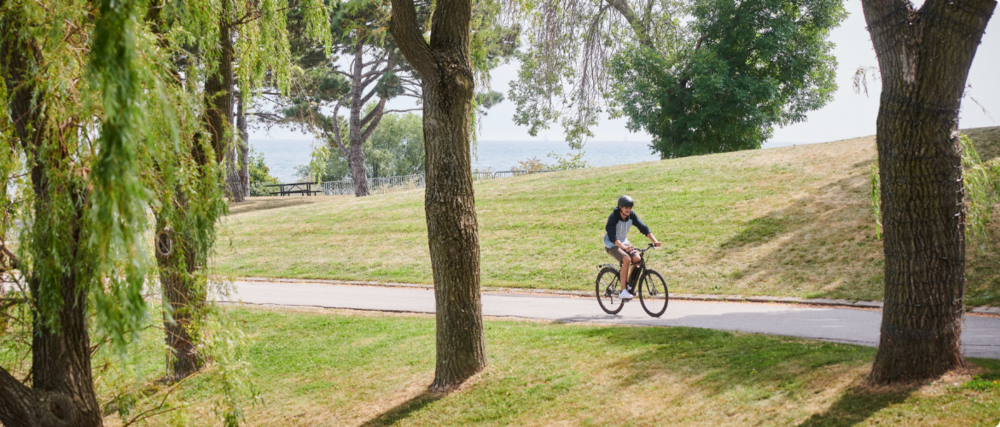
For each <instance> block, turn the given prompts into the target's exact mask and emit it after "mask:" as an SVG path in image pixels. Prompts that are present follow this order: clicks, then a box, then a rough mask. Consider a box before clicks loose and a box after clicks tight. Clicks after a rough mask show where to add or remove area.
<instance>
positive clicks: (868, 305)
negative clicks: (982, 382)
mask: <svg viewBox="0 0 1000 427" xmlns="http://www.w3.org/2000/svg"><path fill="white" fill-rule="evenodd" d="M233 281H244V282H267V283H315V284H327V285H354V286H387V287H398V288H418V289H433V288H434V285H421V284H414V283H397V282H377V281H360V280H330V279H289V278H270V277H237V278H233ZM481 291H482V292H487V293H521V294H538V295H554V296H575V297H581V298H592V297H593V296H594V295H593V293H592V292H588V291H568V290H556V289H531V288H498V287H483V288H482V289H481ZM670 299H671V300H682V301H712V302H744V303H745V302H750V303H767V304H795V305H806V306H820V307H845V308H857V309H869V310H871V309H875V310H881V309H882V302H881V301H851V300H846V299H829V298H798V297H777V296H766V295H765V296H760V295H755V296H743V295H712V294H675V293H671V294H670ZM966 314H973V315H976V314H979V315H988V316H991V315H995V316H1000V307H966Z"/></svg>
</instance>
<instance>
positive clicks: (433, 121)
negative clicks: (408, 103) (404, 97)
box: [389, 0, 486, 390]
mask: <svg viewBox="0 0 1000 427" xmlns="http://www.w3.org/2000/svg"><path fill="white" fill-rule="evenodd" d="M435 7H436V10H435V12H434V15H433V21H432V23H431V28H432V31H431V39H430V44H428V43H427V42H426V41H425V39H424V38H423V31H422V30H421V29H420V28H419V26H418V23H417V19H416V10H415V8H414V6H413V2H412V0H393V1H392V18H391V21H390V25H389V30H390V31H391V33H392V35H393V38H394V39H395V40H396V43H397V44H398V45H399V47H400V50H401V51H402V52H403V55H405V56H406V59H407V60H408V61H409V62H410V64H411V65H413V67H414V68H415V69H416V70H417V71H418V72H419V73H420V75H421V77H422V80H423V82H424V83H423V93H424V144H425V145H424V147H425V148H424V150H425V153H426V156H427V157H426V158H427V160H426V166H425V168H426V169H425V170H426V183H427V188H426V190H425V191H426V192H425V197H424V209H425V211H426V213H427V215H426V216H427V240H428V244H429V246H430V254H431V268H432V270H433V272H434V297H435V301H436V305H435V307H436V318H437V363H436V366H435V371H434V383H433V384H431V389H434V390H446V389H449V388H451V387H453V386H455V385H458V384H460V383H461V382H462V381H464V380H465V379H467V378H468V377H470V376H472V375H473V374H475V373H476V372H479V371H480V370H482V369H483V368H484V367H485V366H486V346H485V343H484V340H483V321H482V301H481V295H480V291H479V286H480V285H479V234H478V233H479V232H478V224H477V222H476V210H475V197H474V194H473V189H472V169H471V166H472V165H471V156H470V128H469V126H470V113H471V108H472V96H473V91H474V85H475V80H474V77H473V74H472V64H471V61H470V54H469V53H470V45H469V41H470V17H471V13H472V4H471V2H470V1H468V0H438V2H437V3H436V6H435Z"/></svg>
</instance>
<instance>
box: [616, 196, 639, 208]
mask: <svg viewBox="0 0 1000 427" xmlns="http://www.w3.org/2000/svg"><path fill="white" fill-rule="evenodd" d="M633 205H635V201H633V200H632V198H631V197H629V196H627V195H626V196H621V197H619V198H618V207H630V208H631V207H632V206H633Z"/></svg>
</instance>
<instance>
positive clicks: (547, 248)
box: [214, 128, 1000, 304]
mask: <svg viewBox="0 0 1000 427" xmlns="http://www.w3.org/2000/svg"><path fill="white" fill-rule="evenodd" d="M966 132H967V133H968V134H969V135H970V136H971V137H972V138H973V140H974V141H975V142H976V145H977V147H978V150H979V151H980V154H981V155H982V157H983V158H984V159H986V158H990V157H993V156H997V155H998V154H1000V128H981V129H973V130H967V131H966ZM874 155H875V144H874V137H865V138H856V139H850V140H843V141H837V142H831V143H826V144H812V145H804V146H793V147H783V148H774V149H766V150H751V151H740V152H735V153H724V154H716V155H708V156H700V157H688V158H683V159H672V160H663V161H658V162H647V163H639V164H632V165H620V166H613V167H604V168H592V169H585V170H576V171H568V172H560V173H551V174H539V175H532V176H524V177H518V178H510V179H503V180H497V181H492V182H478V183H477V184H476V207H477V211H478V214H479V230H480V245H481V257H482V270H481V271H482V283H483V285H484V286H498V287H520V288H545V289H574V290H590V289H592V288H593V280H594V276H595V275H596V273H597V269H596V268H595V265H596V264H598V263H605V262H610V260H611V258H610V257H608V256H607V255H606V254H605V253H604V250H603V245H602V243H601V238H602V236H603V234H604V230H603V227H604V221H605V220H606V218H607V216H608V214H609V213H610V212H611V208H612V207H613V206H614V204H615V201H616V200H617V197H618V196H619V195H621V194H630V195H632V196H633V197H634V198H635V199H636V207H635V210H636V212H637V213H638V214H639V215H640V217H641V218H642V219H643V221H644V222H646V224H647V225H649V226H650V228H651V229H652V231H653V233H654V234H655V235H656V236H657V238H658V239H660V240H661V241H662V242H664V246H665V248H666V250H662V251H657V252H654V253H653V254H652V256H651V258H650V264H651V265H652V266H653V267H654V268H656V269H657V270H659V271H660V272H661V273H663V274H664V277H665V278H666V279H667V282H668V285H669V286H670V289H671V291H672V292H675V293H677V292H682V293H716V294H743V295H785V296H798V297H833V298H848V299H858V300H878V299H881V297H882V292H883V278H882V265H883V260H882V251H881V242H880V241H879V240H877V239H876V238H875V228H874V221H873V214H872V207H871V202H870V198H869V192H870V183H869V176H870V172H869V171H870V166H871V163H872V161H873V159H874ZM231 210H232V212H231V214H230V215H229V216H228V217H227V218H225V220H224V222H223V227H222V235H223V238H222V240H221V241H220V242H219V244H218V245H217V254H216V256H215V257H214V266H215V267H216V269H217V270H218V272H220V273H222V274H226V275H233V276H242V277H250V276H258V277H283V278H325V279H343V280H371V281H387V282H409V283H432V278H431V271H430V261H429V256H428V249H427V237H426V225H425V220H424V209H423V192H422V191H420V190H417V191H409V192H402V193H395V194H391V195H383V196H372V197H366V198H360V199H359V198H355V197H352V196H338V197H313V198H309V197H302V198H297V199H294V201H293V199H289V198H284V199H276V198H263V199H258V200H252V201H250V202H246V204H240V205H233V206H232V208H231ZM997 220H1000V218H996V217H995V218H994V222H993V224H991V226H990V230H989V232H990V233H991V236H992V241H993V242H996V244H994V248H992V249H991V250H988V251H987V252H986V253H985V254H983V253H979V252H977V251H974V250H973V248H972V246H971V245H970V247H969V250H968V252H969V256H968V258H969V262H968V265H967V278H968V282H967V293H968V294H970V297H971V300H970V301H969V302H970V303H971V304H983V303H997V302H1000V296H998V294H1000V251H998V250H997V246H1000V227H998V224H1000V221H997ZM631 236H634V237H633V238H632V239H631V240H632V241H633V242H634V243H636V244H644V243H645V241H646V239H645V237H642V236H638V232H637V231H635V229H633V231H632V234H631Z"/></svg>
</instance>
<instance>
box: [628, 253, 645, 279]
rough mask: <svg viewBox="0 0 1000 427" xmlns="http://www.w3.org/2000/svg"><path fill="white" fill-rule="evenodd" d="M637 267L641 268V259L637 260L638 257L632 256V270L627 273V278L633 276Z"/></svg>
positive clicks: (637, 269)
mask: <svg viewBox="0 0 1000 427" xmlns="http://www.w3.org/2000/svg"><path fill="white" fill-rule="evenodd" d="M639 267H642V258H639V255H632V270H631V271H630V272H629V277H633V276H635V274H636V273H637V272H638V271H639Z"/></svg>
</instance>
